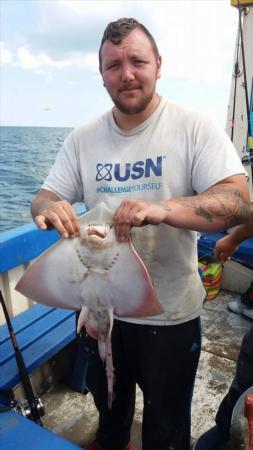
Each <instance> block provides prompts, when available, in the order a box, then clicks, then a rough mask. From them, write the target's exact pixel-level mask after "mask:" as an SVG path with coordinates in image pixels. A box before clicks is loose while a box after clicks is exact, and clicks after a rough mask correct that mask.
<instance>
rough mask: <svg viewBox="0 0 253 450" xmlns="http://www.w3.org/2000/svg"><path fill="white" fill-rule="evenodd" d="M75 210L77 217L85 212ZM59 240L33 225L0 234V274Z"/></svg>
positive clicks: (79, 208) (26, 260) (39, 253)
mask: <svg viewBox="0 0 253 450" xmlns="http://www.w3.org/2000/svg"><path fill="white" fill-rule="evenodd" d="M75 209H76V212H77V214H78V215H80V214H83V213H84V212H85V207H84V206H78V207H76V208H75ZM59 238H60V236H59V233H58V232H57V231H55V230H52V231H41V230H38V229H37V228H36V226H35V225H34V224H28V225H23V226H22V227H18V228H16V229H14V230H10V231H3V232H1V233H0V273H2V272H7V271H8V270H10V269H13V268H14V267H17V266H19V265H20V264H25V263H27V262H29V261H31V259H34V258H36V257H37V256H39V255H41V253H43V252H44V251H45V250H47V249H48V247H50V246H51V245H53V244H54V243H55V242H57V241H58V240H59Z"/></svg>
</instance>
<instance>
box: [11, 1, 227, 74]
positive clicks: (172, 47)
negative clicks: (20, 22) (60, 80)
mask: <svg viewBox="0 0 253 450" xmlns="http://www.w3.org/2000/svg"><path fill="white" fill-rule="evenodd" d="M134 5H135V8H134V17H136V18H137V19H138V20H140V21H141V22H143V23H144V24H145V25H146V26H147V28H148V29H150V31H151V32H152V34H153V35H154V37H155V38H156V40H157V43H158V47H159V49H160V52H161V54H162V56H163V77H166V78H182V79H193V80H199V81H203V80H205V81H207V82H211V83H215V82H219V81H222V80H224V79H225V77H226V76H227V74H228V72H231V67H229V65H230V64H231V61H232V58H233V47H234V41H235V32H236V12H235V9H234V8H232V7H230V5H228V4H227V1H226V0H225V1H214V0H205V2H200V1H194V0H193V1H189V0H188V1H183V0H180V1H172V0H171V1H159V0H157V1H148V2H140V1H135V3H134ZM36 7H37V11H38V15H37V22H36V23H35V24H34V26H33V27H32V29H30V28H29V31H27V33H26V35H25V36H22V46H21V45H19V46H17V47H18V48H16V54H17V57H16V58H15V61H14V56H13V54H14V52H12V53H10V52H9V50H7V48H4V55H5V61H8V62H9V63H10V62H13V63H15V64H18V65H19V67H21V68H22V69H26V70H32V71H35V72H37V73H43V74H46V75H49V74H51V75H52V73H54V72H55V71H61V70H67V69H68V68H71V67H74V68H76V69H83V70H87V71H89V72H91V73H98V62H97V52H98V48H99V45H100V40H101V36H102V33H103V31H104V28H105V26H106V25H107V23H108V22H110V21H112V20H115V19H117V18H118V17H122V16H125V17H129V16H132V13H133V2H132V1H127V0H125V1H117V2H116V1H95V0H94V1H87V0H85V1H76V0H71V1H70V0H57V1H56V0H55V1H48V2H44V1H43V2H41V1H38V2H37V3H36ZM231 24H232V26H231ZM32 30H33V31H32ZM8 58H9V60H8Z"/></svg>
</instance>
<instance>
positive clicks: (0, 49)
mask: <svg viewBox="0 0 253 450" xmlns="http://www.w3.org/2000/svg"><path fill="white" fill-rule="evenodd" d="M12 60H13V58H12V53H11V52H10V50H8V49H7V48H6V47H5V43H4V42H3V41H1V42H0V64H10V63H11V62H12Z"/></svg>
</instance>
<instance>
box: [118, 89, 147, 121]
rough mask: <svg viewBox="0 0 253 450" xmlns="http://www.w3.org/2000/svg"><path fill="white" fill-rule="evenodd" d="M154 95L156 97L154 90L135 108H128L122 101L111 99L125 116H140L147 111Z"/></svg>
mask: <svg viewBox="0 0 253 450" xmlns="http://www.w3.org/2000/svg"><path fill="white" fill-rule="evenodd" d="M153 95H154V90H153V91H152V92H151V93H150V94H147V95H146V96H145V97H144V98H141V99H140V101H139V103H138V104H137V105H135V106H126V105H125V104H124V103H123V102H121V101H120V100H116V99H115V98H113V97H111V98H112V101H113V103H114V105H115V106H116V108H117V109H118V110H119V111H120V112H122V113H124V114H128V115H134V114H139V113H142V112H143V111H145V109H146V108H147V106H148V105H149V103H150V102H151V100H152V98H153Z"/></svg>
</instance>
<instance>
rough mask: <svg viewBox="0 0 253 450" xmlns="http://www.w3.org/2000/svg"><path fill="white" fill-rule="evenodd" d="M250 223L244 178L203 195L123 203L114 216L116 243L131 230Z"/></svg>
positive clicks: (211, 227)
mask: <svg viewBox="0 0 253 450" xmlns="http://www.w3.org/2000/svg"><path fill="white" fill-rule="evenodd" d="M250 221H251V222H252V221H253V207H252V204H250V202H249V191H248V186H247V181H246V178H245V176H244V175H235V176H232V177H229V178H226V179H225V180H223V181H222V182H220V183H217V184H216V185H214V186H212V187H211V188H210V189H207V190H206V191H205V192H203V193H201V194H198V195H195V196H192V197H180V198H175V199H171V200H167V201H162V202H159V203H147V202H143V201H138V200H130V199H127V200H124V201H123V202H122V203H121V205H120V206H119V208H118V209H117V210H116V212H115V215H114V224H115V230H116V234H117V237H118V239H119V240H125V239H128V237H129V233H130V229H131V227H132V226H143V225H147V224H153V225H158V224H160V223H165V224H167V225H170V226H173V227H176V228H184V229H190V230H195V231H219V230H224V229H226V228H229V227H232V226H235V225H238V224H240V223H245V222H250Z"/></svg>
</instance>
